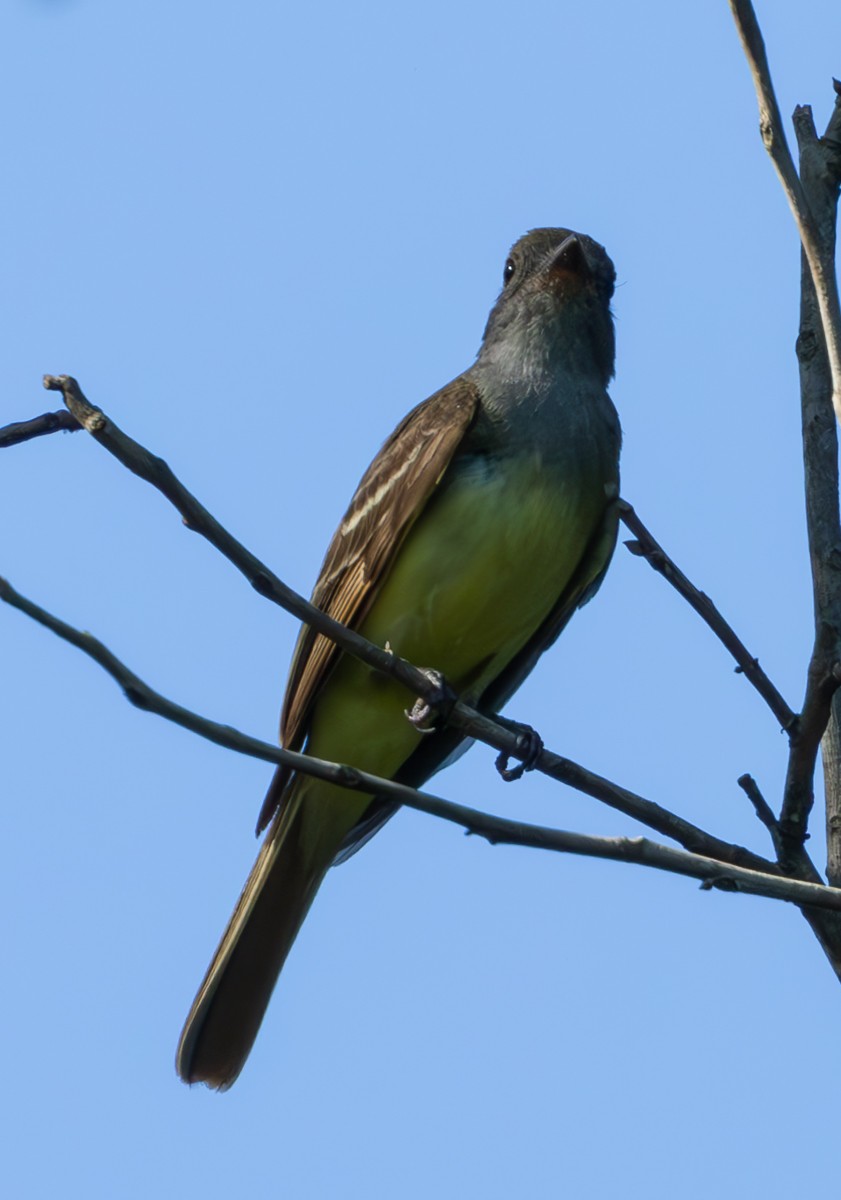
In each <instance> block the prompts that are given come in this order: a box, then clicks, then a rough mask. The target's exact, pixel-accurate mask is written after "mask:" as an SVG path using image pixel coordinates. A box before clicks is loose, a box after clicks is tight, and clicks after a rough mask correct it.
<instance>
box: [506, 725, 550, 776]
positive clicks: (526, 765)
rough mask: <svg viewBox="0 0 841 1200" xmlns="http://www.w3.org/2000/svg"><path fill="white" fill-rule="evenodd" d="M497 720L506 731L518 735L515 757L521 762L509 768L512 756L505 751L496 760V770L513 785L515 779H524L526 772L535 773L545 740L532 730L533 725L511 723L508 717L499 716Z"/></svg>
mask: <svg viewBox="0 0 841 1200" xmlns="http://www.w3.org/2000/svg"><path fill="white" fill-rule="evenodd" d="M496 720H497V721H499V723H500V724H501V725H504V726H505V727H506V729H510V730H511V732H512V733H516V734H517V749H516V751H515V756H516V757H517V758H519V759H520V762H518V763H517V765H516V766H515V767H509V766H508V762H509V759H510V758H511V755H510V754H508V753H506V752H505V751H504V750H503V751H502V753H501V754H499V755H498V756H497V760H496V769H497V771H499V773H500V775H501V776H502V778H503V779H504V780H505V782H506V783H513V782H514V780H515V779H522V777H523V775H525V773H526V771H533V770H534V768H535V767H536V766H537V760H538V759H539V758H540V755H541V753H542V751H543V738H542V737H541V736H540V734H539V733H538V732H537V730H536V729H532V727H531V725H521V724H520V722H519V721H511V720H509V719H508V718H507V717H500V716H497V717H496Z"/></svg>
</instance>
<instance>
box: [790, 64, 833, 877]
mask: <svg viewBox="0 0 841 1200" xmlns="http://www.w3.org/2000/svg"><path fill="white" fill-rule="evenodd" d="M794 127H795V131H796V133H797V142H798V148H799V151H800V178H801V181H802V183H803V188H804V190H805V192H806V194H807V196H808V198H809V207H810V209H811V211H812V213H813V215H814V217H815V221H816V223H817V227H818V232H819V236H820V238H821V242H822V246H823V251H824V254H825V256H826V257H827V259H829V260H834V257H835V236H836V223H837V215H838V190H839V186H841V84H839V83H838V82H837V81H835V105H834V108H833V112H832V115H831V116H830V119H829V123H828V125H827V128H826V132H825V133H824V135H823V137H821V138H819V137H818V135H817V131H816V129H815V124H814V121H813V119H812V113H811V110H810V109H809V108H808V107H806V106H803V107H799V108H797V109H795V113H794ZM797 358H798V363H799V367H800V396H801V409H802V426H803V466H804V475H805V486H806V524H807V529H808V534H809V555H810V560H811V567H812V583H813V595H814V611H815V646H814V650H813V655H812V659H813V667H812V668H810V675H811V673H812V671H813V670H816V671H819V670H820V669H821V666H822V667H823V670H824V671H825V672H826V671H828V670H829V669H830V668H831V667H832V665H833V662H832V660H833V658H834V657H836V656H837V655H838V636H839V632H838V631H839V630H841V514H840V513H839V500H838V491H839V478H838V435H837V427H836V423H835V420H834V415H833V410H832V379H831V374H830V370H829V363H828V360H827V355H826V346H825V340H824V336H823V330H822V327H821V320H820V314H819V311H818V305H817V299H816V296H815V290H814V286H813V284H812V277H811V273H810V271H809V265H808V262H807V261H806V258H805V255H803V256H802V262H801V285H800V332H799V335H798V338H797ZM823 765H824V791H825V793H826V832H827V877H828V879H829V880H830V882H831V883H833V884H838V883H841V693H838V692H836V693H835V696H834V698H833V700H832V704H831V708H830V720H829V724H828V726H827V729H826V733H825V735H824V739H823Z"/></svg>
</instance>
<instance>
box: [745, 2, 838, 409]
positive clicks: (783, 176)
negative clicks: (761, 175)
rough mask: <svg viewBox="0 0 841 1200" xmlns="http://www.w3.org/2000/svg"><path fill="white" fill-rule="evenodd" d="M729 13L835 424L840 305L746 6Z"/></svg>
mask: <svg viewBox="0 0 841 1200" xmlns="http://www.w3.org/2000/svg"><path fill="white" fill-rule="evenodd" d="M730 9H731V11H732V13H733V17H734V20H735V22H736V28H737V29H738V31H739V37H740V38H741V41H742V47H743V49H744V52H745V56H746V58H747V60H748V65H749V67H750V72H751V75H752V76H753V85H754V88H755V89H756V97H757V100H758V102H759V129H760V132H761V134H762V141H763V143H764V145H765V149H766V150H767V151H768V153H769V155H770V156H771V161H772V162H773V164H774V167H775V169H776V171H777V175H778V176H779V179H780V183H781V184H782V186H783V191H784V192H785V195H786V199H787V200H788V203H789V207H790V208H791V211H792V213H793V215H794V220H795V223H796V225H797V230H798V233H799V234H800V241H801V244H802V246H803V253H804V255H805V256H806V260H807V262H808V264H809V272H810V274H811V277H812V283H813V285H814V288H815V297H816V300H817V306H818V310H819V312H820V318H821V324H822V326H823V333H824V337H825V339H826V353H827V359H828V362H829V371H830V376H831V379H832V407H833V409H834V411H835V416H836V418H837V419H838V420H839V421H841V303H839V299H838V282H837V279H836V277H835V271H834V263H833V259H832V257H830V256H829V255H828V254H827V252H826V246H825V244H823V243H822V239H821V237H820V234H819V230H818V227H817V224H816V221H815V218H814V216H813V214H812V210H811V207H810V204H809V200H808V199H807V196H806V193H805V191H804V189H803V185H802V183H801V180H800V177H799V176H798V174H797V171H796V170H795V166H794V161H793V159H792V157H791V151H790V150H789V148H788V142H787V140H786V135H785V129H784V127H783V121H782V117H781V115H780V109H779V106H778V104H777V97H776V96H775V94H774V85H773V83H772V81H771V72H770V69H769V67H768V58H767V55H766V53H765V43H764V41H763V38H762V32H761V30H760V28H759V23H758V21H757V19H756V13H755V12H754V9H753V5H752V4H751V0H730Z"/></svg>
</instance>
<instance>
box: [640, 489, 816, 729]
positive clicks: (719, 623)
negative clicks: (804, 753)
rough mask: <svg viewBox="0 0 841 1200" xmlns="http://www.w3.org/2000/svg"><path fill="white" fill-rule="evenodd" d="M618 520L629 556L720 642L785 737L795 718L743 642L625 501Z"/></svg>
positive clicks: (795, 720) (793, 725)
mask: <svg viewBox="0 0 841 1200" xmlns="http://www.w3.org/2000/svg"><path fill="white" fill-rule="evenodd" d="M619 519H620V520H621V521H622V522H623V524H624V525H625V526H626V527H627V528H628V529H629V530H630V531H631V533H632V534H633V535H634V537H635V539H636V540H635V541H633V542H626V543H625V545H626V546H627V547H628V549H629V550H630V551H631V553H632V554H636V555H638V556H639V557H641V558H644V559H645V560H646V562H647V563H648V564H649V566H651V567H653V568H654V570H655V571H657V572H659V574H661V575H662V576H663V578H664V579H666V580H667V581H668V582H669V583H670V584H671V585H672V587H673V588H674V589H675V591H677V592H678V593H679V594H680V595H681V596H683V598H684V600H686V602H687V604H689V605H691V607H692V608H694V610H695V612H696V613H697V614H698V616H699V617H700V618H701V619H702V620H703V621H704V622H706V624H707V625H708V626H709V628H710V629H711V630H712V631H713V633H714V634H715V635H716V637H717V638H718V639H719V641H720V642H722V644H723V645H724V646H725V647H726V649H727V650H729V652H730V654H732V656H733V658H734V659H735V660H736V664H737V670H738V671H739V672H740V673H741V674H743V675H744V676H745V678H746V679H747V680H748V681H749V682H750V683H752V684H753V686H754V687H755V688H756V690H757V691H758V692H759V694H760V696H761V697H762V698H763V700H764V701H765V703H766V704H767V705H768V707H769V708H770V709H771V712H772V713H773V714H774V716H775V717H776V718H777V720H778V722H779V723H780V726H781V727H782V729H783V730H785V732H786V733H791V731H792V730H793V729H794V728H795V725H796V723H797V714H796V713H795V712H793V711H792V709H791V708H790V707H789V706H788V704H787V703H786V702H785V700H784V699H783V697H782V696H781V695H780V693H779V691H778V690H777V688H776V687H775V686H774V684H773V683H772V682H771V680H770V679H769V678H768V676H767V675H766V674H765V672H764V671H763V669H762V667H760V665H759V659H758V658H755V657H754V656H753V655H752V654H751V653H750V651H749V650H748V648H747V646H746V645H745V644H744V642H743V641H742V640H741V638H739V636H738V635H737V634H736V632H735V630H734V629H733V628H732V627H731V626H730V625H728V623H727V621H725V619H724V617H723V616H722V615H721V613H720V612H719V611H718V609H717V608H716V606H715V605H714V604H713V602H712V600H710V598H709V596H707V595H705V593H704V592H702V591H699V589H698V588H697V587H696V586H695V584H694V583H692V581H691V580H689V579H687V577H686V576H685V575H684V573H683V571H681V569H680V567H679V566H678V565H677V564H676V563H675V562H674V560H673V559H671V558H670V557H669V555H668V554H667V553H666V551H665V550H664V549H663V547H662V546H661V545H660V543H659V542H658V541H657V540H656V539H655V538H654V536H653V534H652V533H651V532H650V531H649V530H648V529H647V528H646V526H645V525H644V524H643V523H642V521H641V520H640V519H639V517H638V516H637V514H636V512H635V511H634V509H633V507H632V506H631V505H630V504H628V502H627V501H626V500H620V502H619Z"/></svg>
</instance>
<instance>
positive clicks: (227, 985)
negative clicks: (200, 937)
mask: <svg viewBox="0 0 841 1200" xmlns="http://www.w3.org/2000/svg"><path fill="white" fill-rule="evenodd" d="M301 799H302V797H301V796H300V795H296V794H294V793H293V795H291V796H290V797H289V798H288V801H287V802H286V803H285V805H284V808H283V810H282V811H281V812H280V813H278V814H277V815H276V817H275V819H274V821H273V822H272V826H271V829H270V830H269V832H268V834H267V835H266V840H265V841H264V843H263V846H262V848H261V850H260V854H259V856H258V858H257V861H256V863H255V864H254V867H253V869H252V871H251V874H250V875H249V876H248V879H247V880H246V884H245V887H244V888H243V891H242V895H241V896H240V898H239V901H238V903H237V906H236V908H235V909H234V913H233V916H232V917H231V919H230V921H229V922H228V927H227V929H226V930H225V932H224V934H223V936H222V941H221V942H220V943H219V948H218V950H217V951H216V953H215V955H214V956H213V961H212V962H211V964H210V966H209V967H208V969H207V974H206V975H205V977H204V982H203V983H202V985H201V987H200V988H199V991H198V994H197V996H196V998H195V1000H194V1001H193V1007H192V1008H191V1009H190V1014H189V1016H188V1017H187V1020H186V1022H185V1025H184V1029H183V1031H182V1033H181V1038H180V1041H179V1043H178V1053H177V1056H176V1060H175V1065H176V1070H177V1071H178V1074H179V1075H180V1076H181V1078H182V1079H183V1080H184V1081H185V1082H186V1083H198V1082H202V1083H206V1084H208V1085H209V1086H210V1087H214V1088H219V1089H220V1090H224V1089H225V1088H229V1087H230V1086H231V1084H232V1083H233V1082H234V1080H235V1079H236V1077H237V1076H238V1075H239V1073H240V1071H241V1070H242V1068H243V1065H244V1063H245V1060H246V1058H247V1057H248V1054H249V1052H250V1050H251V1047H252V1045H253V1043H254V1039H255V1037H256V1036H257V1031H258V1029H259V1028H260V1022H261V1021H262V1020H263V1014H264V1013H265V1011H266V1006H267V1005H268V1003H269V999H270V997H271V994H272V990H273V989H274V985H275V983H276V981H277V977H278V975H279V974H280V970H281V967H282V966H283V964H284V962H285V960H286V956H287V954H288V953H289V950H290V948H291V946H292V943H293V942H294V940H295V935H296V934H297V932H298V930H299V929H300V927H301V923H302V922H303V920H304V917H305V916H306V915H307V911H308V909H309V907H310V905H311V904H312V901H313V897H314V896H315V893H316V892H317V891H318V888H319V886H320V884H321V882H322V880H323V879H324V876H325V874H326V872H327V868H328V866H329V862H330V857H332V856H328V860H327V863H326V864H325V865H324V866H323V867H321V866H317V865H314V863H313V861H312V855H311V854H307V853H305V851H304V848H303V846H302V845H301V832H302V827H303V822H302V820H301V810H302V806H301Z"/></svg>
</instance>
